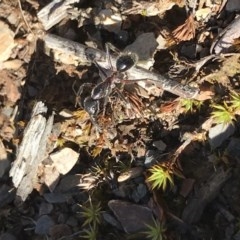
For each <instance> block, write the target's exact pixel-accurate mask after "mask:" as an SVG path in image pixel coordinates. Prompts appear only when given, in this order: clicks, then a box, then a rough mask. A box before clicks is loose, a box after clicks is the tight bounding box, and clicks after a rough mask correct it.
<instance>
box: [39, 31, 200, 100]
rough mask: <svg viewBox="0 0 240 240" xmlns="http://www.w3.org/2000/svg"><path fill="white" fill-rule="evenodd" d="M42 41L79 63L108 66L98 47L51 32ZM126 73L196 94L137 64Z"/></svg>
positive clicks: (168, 88) (170, 89)
mask: <svg viewBox="0 0 240 240" xmlns="http://www.w3.org/2000/svg"><path fill="white" fill-rule="evenodd" d="M44 41H45V45H46V47H48V48H50V49H53V50H55V51H57V52H61V53H63V54H66V55H71V56H73V57H74V58H75V59H78V61H79V62H80V63H81V64H88V63H91V62H92V61H93V59H94V60H95V61H97V62H98V64H99V65H100V66H101V67H103V68H108V67H109V66H108V62H107V61H106V57H107V56H106V53H105V52H103V51H101V50H99V49H94V48H91V47H87V46H85V45H83V44H80V43H76V42H73V41H70V40H68V39H64V38H61V37H58V36H56V35H53V34H46V36H45V37H44ZM111 60H112V64H113V66H116V60H117V57H116V56H114V55H111ZM126 74H127V76H128V79H132V80H137V79H149V80H150V81H153V82H154V84H155V85H156V86H157V87H160V88H162V89H163V90H165V91H168V92H171V93H173V94H175V95H177V96H180V97H183V98H196V97H197V95H198V89H197V88H193V87H190V86H188V85H182V84H180V83H179V82H177V81H174V80H172V79H170V78H167V77H165V76H163V75H160V74H158V73H154V72H151V71H149V70H147V69H144V68H141V67H138V66H134V67H132V68H131V69H129V70H128V71H127V72H126ZM148 83H149V82H148ZM138 84H139V85H140V86H142V87H143V88H145V89H146V81H139V82H138Z"/></svg>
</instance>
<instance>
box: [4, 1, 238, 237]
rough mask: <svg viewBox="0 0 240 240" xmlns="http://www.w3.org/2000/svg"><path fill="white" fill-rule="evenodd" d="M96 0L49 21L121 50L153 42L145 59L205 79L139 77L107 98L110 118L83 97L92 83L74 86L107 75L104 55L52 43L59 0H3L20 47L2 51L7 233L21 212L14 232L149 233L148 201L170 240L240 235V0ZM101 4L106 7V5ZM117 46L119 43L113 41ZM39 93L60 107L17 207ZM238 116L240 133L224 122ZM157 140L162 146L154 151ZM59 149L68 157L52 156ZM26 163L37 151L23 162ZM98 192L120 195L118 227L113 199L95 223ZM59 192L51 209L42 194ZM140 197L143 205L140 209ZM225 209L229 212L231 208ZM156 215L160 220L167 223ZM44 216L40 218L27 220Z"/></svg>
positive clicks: (69, 35) (49, 198) (71, 34)
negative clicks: (18, 177)
mask: <svg viewBox="0 0 240 240" xmlns="http://www.w3.org/2000/svg"><path fill="white" fill-rule="evenodd" d="M48 2H49V3H50V2H51V1H48ZM53 2H54V1H53ZM55 2H56V1H55ZM77 2H78V3H77ZM83 2H84V1H66V2H65V3H66V4H68V3H69V4H68V5H66V6H67V7H66V8H65V10H64V11H66V14H65V15H64V17H63V19H59V20H57V21H59V22H55V23H54V24H53V25H52V26H51V27H52V29H51V30H48V29H47V27H46V29H47V31H48V32H54V34H56V35H59V36H61V37H64V38H66V39H70V40H74V41H76V42H80V43H82V44H86V45H88V46H94V47H97V48H99V49H101V50H103V49H104V48H103V46H104V45H105V43H106V42H111V43H112V44H113V45H115V46H116V47H117V48H118V49H120V50H121V52H124V51H125V50H126V49H127V50H128V51H133V50H132V49H131V50H129V47H130V46H131V45H133V46H134V44H135V46H136V45H137V46H138V48H140V50H139V51H140V53H139V55H141V51H142V53H144V54H145V57H144V58H145V59H139V60H140V62H139V64H141V67H146V68H147V69H151V71H153V72H154V71H156V72H158V73H161V74H164V75H165V76H170V77H171V78H172V79H174V80H176V81H178V82H179V83H181V84H188V85H190V86H191V87H197V88H198V89H199V90H200V91H199V93H198V95H197V96H196V97H195V99H182V98H180V97H178V96H174V95H173V94H171V93H168V92H166V91H164V92H163V90H162V89H160V88H159V87H158V86H157V85H156V84H154V83H152V82H151V81H149V80H148V81H143V82H142V83H140V84H139V85H138V83H137V82H134V83H133V84H127V83H126V84H119V83H116V85H117V86H111V87H113V89H114V91H112V92H111V94H110V95H108V96H107V103H106V109H105V113H104V101H103V99H102V100H100V101H99V108H100V111H99V112H98V113H97V114H96V116H95V117H96V123H97V125H99V129H97V128H96V125H95V124H93V121H92V119H91V117H92V116H91V114H89V112H88V111H87V110H86V109H84V107H83V105H82V102H83V101H84V100H85V98H86V97H88V96H89V95H87V93H84V94H85V95H86V96H83V95H81V94H78V89H75V91H73V86H74V85H76V86H77V87H79V88H80V87H81V86H82V84H84V83H87V84H89V86H91V88H94V86H96V84H97V83H99V82H101V81H102V79H101V77H100V76H99V71H98V69H97V67H96V64H89V63H88V64H87V63H85V62H84V61H82V62H81V64H80V63H78V62H77V60H76V58H75V57H74V56H64V54H63V53H61V51H60V52H54V53H53V52H52V53H51V54H48V53H49V51H47V50H46V51H45V50H44V49H43V42H41V40H40V39H41V36H42V35H41V34H43V32H44V28H45V25H44V21H42V19H43V14H42V12H41V11H42V10H41V9H44V8H45V7H46V6H48V5H47V4H46V1H35V0H31V1H25V2H20V1H19V2H18V4H13V3H10V2H9V1H2V2H1V3H0V6H1V7H0V9H4V11H2V10H1V11H0V16H1V23H2V24H3V30H4V29H5V30H4V31H5V32H4V31H2V32H1V34H3V35H4V34H5V35H4V36H3V35H1V34H0V42H1V43H2V45H1V47H4V46H7V48H5V47H4V50H6V53H5V52H4V51H1V54H4V55H1V56H2V57H1V63H0V65H1V67H0V69H1V70H0V75H1V76H2V78H1V79H2V80H1V93H0V100H1V114H0V120H1V128H0V135H1V152H2V153H3V154H2V155H3V156H2V157H1V163H2V166H3V168H4V169H3V170H2V172H1V182H2V183H3V184H4V185H3V187H2V188H1V189H2V190H0V200H1V201H0V206H1V212H0V214H1V216H2V218H1V223H2V224H1V225H2V227H1V232H2V233H3V234H7V233H8V232H9V231H10V229H11V228H10V225H9V223H10V222H11V224H14V225H15V226H17V228H14V229H16V230H14V231H13V232H11V233H12V234H13V235H15V236H18V235H19V234H22V236H21V237H24V239H35V238H37V237H38V235H39V236H41V235H45V234H46V235H48V236H50V237H51V238H52V239H59V238H60V239H61V238H62V237H64V236H66V235H70V236H71V237H72V238H73V239H74V238H76V239H77V238H78V237H83V236H85V237H86V234H87V235H88V237H89V236H90V234H91V233H92V232H91V231H92V230H94V234H95V235H96V234H97V236H98V237H96V238H95V239H100V238H101V237H102V236H105V238H106V239H108V238H109V237H112V236H113V235H114V236H115V239H123V238H125V237H126V235H129V233H135V234H136V233H137V234H139V236H138V237H137V238H135V239H140V238H141V239H145V237H146V234H144V224H143V225H142V222H141V224H140V225H139V226H142V229H140V228H139V226H136V224H134V223H133V222H132V220H131V216H130V215H129V212H131V214H132V216H133V217H138V218H139V219H141V218H142V216H144V214H147V216H148V215H151V218H152V217H154V218H155V219H156V220H154V222H159V223H160V225H161V226H164V233H163V235H162V236H161V237H162V239H176V237H178V238H179V239H193V238H198V239H237V236H238V234H239V228H238V225H237V223H236V224H235V223H233V222H232V220H229V219H230V218H229V219H228V218H226V217H224V216H227V215H226V214H228V215H230V214H231V215H232V216H233V218H231V219H238V217H239V216H238V215H239V214H240V212H239V207H238V204H237V203H238V200H239V190H238V189H236V190H235V192H234V195H233V197H232V193H231V194H229V192H228V191H227V190H226V189H225V188H224V186H225V185H226V186H228V185H227V184H228V182H230V183H231V182H233V183H236V182H239V174H238V170H239V166H238V158H237V156H234V155H231V154H226V153H225V152H226V150H227V149H228V148H229V145H230V144H231V148H234V147H233V145H232V143H231V142H232V141H233V139H239V134H238V132H239V131H238V130H239V129H238V128H239V126H238V125H239V124H238V120H239V119H238V118H239V109H238V106H239V98H240V97H239V94H240V93H239V68H240V67H239V66H240V65H239V64H240V62H239V56H240V55H239V28H237V26H238V24H239V18H237V17H236V15H237V13H238V12H239V6H238V4H236V2H235V1H228V2H227V4H226V1H214V2H212V1H206V0H202V1H150V2H147V1H140V2H135V1H127V2H121V1H120V2H121V3H119V1H109V2H108V3H106V2H102V4H100V5H101V6H100V5H99V4H97V2H96V1H92V3H91V4H90V3H87V2H86V1H85V3H83ZM65 3H64V4H65ZM76 3H77V4H76ZM84 4H85V6H84ZM234 4H235V5H234ZM19 6H20V7H19ZM62 6H63V5H62ZM59 7H61V4H56V5H53V7H52V9H51V10H50V13H49V15H48V17H47V18H48V22H51V21H52V19H53V18H54V16H55V17H56V16H57V15H58V14H56V12H55V11H57V10H58V8H59ZM45 9H46V8H45ZM39 12H41V14H40V13H39ZM16 13H17V14H16ZM107 13H108V15H106V14H107ZM98 14H101V17H102V18H101V19H100V18H97V17H96V16H98ZM104 14H105V15H106V16H105V15H104ZM19 15H20V16H21V18H18V17H17V16H19ZM61 16H62V15H61ZM61 16H60V15H59V17H61ZM93 16H95V17H93ZM176 16H177V17H176ZM104 17H105V18H104ZM235 17H236V18H235ZM60 20H62V21H61V22H60ZM41 23H42V25H41ZM108 24H110V25H108ZM9 26H10V27H9ZM48 27H49V26H48ZM222 29H223V31H221V30H222ZM6 31H8V32H9V34H7V35H6ZM232 33H234V34H232ZM44 34H46V33H44ZM150 35H151V36H150ZM6 36H7V37H8V38H6ZM9 38H11V39H9ZM148 38H149V40H148ZM7 39H8V40H7ZM37 39H39V40H38V41H37ZM137 39H138V40H137ZM155 39H156V40H155ZM161 39H162V40H161ZM10 41H11V44H9V43H10ZM147 41H148V45H147V46H146V42H147ZM223 42H224V43H227V44H222V43H223ZM160 46H161V47H160ZM124 49H125V50H124ZM135 50H136V51H138V50H137V48H135ZM47 54H48V55H47ZM111 54H113V55H116V56H117V55H119V53H115V52H114V51H112V50H111ZM120 55H121V53H120ZM69 63H72V64H69ZM125 74H126V75H128V73H127V72H126V73H125ZM130 80H131V79H130ZM233 92H234V94H233ZM90 94H91V91H90ZM38 101H43V102H44V103H45V104H46V106H47V109H48V111H47V112H46V113H45V114H44V117H43V119H44V118H45V117H46V120H48V119H49V116H53V115H51V114H52V113H53V112H54V120H53V124H52V129H51V133H50V134H49V136H48V138H47V139H46V140H45V141H44V143H42V142H41V144H42V145H41V147H40V148H39V151H40V152H39V156H41V159H40V160H41V161H40V163H39V165H38V166H34V169H35V170H36V176H32V175H31V171H30V169H31V167H32V166H31V164H30V165H29V166H27V167H28V168H29V169H28V171H26V175H25V178H28V177H31V180H32V182H33V188H34V189H35V190H34V191H33V192H32V193H31V191H32V190H31V191H30V192H29V193H28V194H27V196H26V197H28V198H27V200H26V201H25V202H24V201H20V203H21V204H20V205H17V204H19V202H18V201H19V197H21V195H19V189H17V193H16V196H15V198H16V199H15V201H16V206H14V207H13V205H12V203H13V193H14V194H15V190H12V192H10V191H6V186H7V189H9V188H10V187H12V185H11V184H9V182H10V181H9V172H8V170H10V168H11V166H9V162H13V164H14V161H15V160H16V156H18V154H19V149H21V148H22V147H23V143H24V141H23V139H24V136H25V135H26V131H24V129H25V128H27V126H28V123H29V121H31V120H32V121H33V122H34V120H33V119H32V118H31V111H32V109H33V106H35V104H36V102H38ZM63 110H64V111H63ZM223 110H224V111H223ZM229 116H230V118H229ZM52 118H53V117H52ZM30 119H31V120H30ZM223 119H224V123H223V122H221V121H223ZM229 119H230V120H229ZM230 121H231V123H230ZM219 124H220V125H221V126H220V125H219ZM229 124H230V125H231V126H232V127H231V129H232V130H231V133H230V134H229V132H228V133H224V131H223V129H225V128H226V127H227V126H228V125H229ZM36 132H37V131H36ZM157 142H161V144H162V145H163V146H164V148H162V149H160V150H159V149H158V148H157V146H156V145H155V144H154V143H157ZM33 144H34V141H32V145H31V144H29V146H30V150H31V147H32V148H35V147H36V146H33ZM236 147H237V146H236ZM42 149H45V150H44V152H41V151H43V150H42ZM66 150H68V151H70V152H71V154H72V155H71V154H70V153H66V152H65V151H66ZM149 151H151V153H153V154H152V155H151V156H152V157H147V153H148V152H149ZM58 154H59V156H58V159H57V160H56V159H53V158H52V157H51V156H57V155H58ZM214 156H215V157H214ZM18 157H19V156H18ZM27 158H28V157H27ZM211 159H215V160H214V161H211ZM25 160H26V161H25ZM147 160H148V161H149V160H150V162H147ZM3 161H6V163H5V162H3ZM26 162H28V159H24V161H23V162H22V163H21V164H22V165H21V164H20V165H19V166H18V168H19V169H18V170H21V166H22V167H23V166H24V164H25V163H26ZM31 163H33V162H31ZM15 167H16V166H15ZM35 170H34V171H35ZM13 178H14V176H13ZM147 179H150V180H152V181H147ZM168 181H169V184H168ZM161 183H162V185H161ZM151 184H152V185H151ZM161 186H162V187H161ZM236 186H237V185H236ZM22 189H24V188H22ZM221 189H222V190H223V191H220V190H221ZM7 192H8V193H7ZM3 196H4V197H3ZM89 196H90V197H91V199H92V204H93V206H98V204H99V202H101V204H100V205H101V207H103V209H104V210H106V211H109V206H110V205H111V204H112V205H113V202H112V201H113V199H117V200H115V202H114V204H115V205H116V206H114V210H113V211H112V212H111V213H110V214H111V217H112V218H114V219H115V220H116V219H117V220H118V221H120V222H121V224H122V227H123V229H122V230H117V229H114V225H112V226H111V223H109V221H107V219H105V218H104V214H102V212H101V213H99V216H98V217H99V219H101V221H99V222H98V223H97V224H95V225H94V226H93V225H92V224H91V222H89V219H87V218H86V216H81V213H80V209H79V204H80V205H82V206H85V208H86V207H87V206H88V204H87V202H88V199H89ZM233 198H234V200H233ZM17 200H18V201H17ZM48 202H49V204H52V206H53V210H50V211H49V212H48V213H47V214H46V215H44V217H42V218H41V217H39V216H38V211H40V210H39V209H38V207H37V206H38V205H39V203H42V204H46V203H48ZM126 202H131V204H125V203H126ZM58 204H62V205H61V206H62V207H59V205H58ZM214 205H217V206H218V207H217V208H215V207H214ZM137 206H138V207H140V208H139V209H141V211H142V212H141V214H142V215H141V216H140V215H138V214H136V211H135V212H134V211H133V210H134V209H135V208H136V209H137ZM143 206H144V207H143ZM145 206H148V207H147V208H146V207H145ZM4 208H5V209H7V210H8V211H9V213H6V210H5V211H4ZM110 208H113V206H111V207H110ZM115 208H116V209H117V210H115ZM218 209H221V212H224V213H225V215H224V214H223V215H221V216H220V215H219V214H218ZM223 209H224V211H223ZM88 210H89V211H90V209H88ZM208 210H210V211H208ZM118 211H119V212H120V213H121V211H123V215H122V214H121V216H119V213H117V212H118ZM149 212H151V214H150V213H149ZM64 214H65V215H64ZM139 214H140V213H139ZM63 215H64V216H63ZM19 216H20V218H19ZM8 217H10V218H8ZM24 217H29V218H32V219H34V221H36V223H37V224H38V225H37V226H36V227H34V226H33V225H32V224H29V221H26V220H24ZM122 218H124V219H125V220H124V221H122ZM16 219H18V220H16ZM19 219H20V220H21V222H20V221H19ZM56 219H57V220H56ZM149 219H150V218H149ZM149 219H148V220H147V221H150V220H149ZM206 219H208V220H206ZM209 219H211V220H209ZM53 220H54V221H53ZM55 220H56V221H55ZM40 222H41V224H40ZM85 223H88V224H85ZM106 224H108V225H107V226H109V229H108V230H109V231H108V230H106V227H105V226H106ZM146 224H148V226H151V228H150V229H151V230H152V232H153V233H154V224H153V225H149V224H151V222H147V223H146ZM186 224H188V225H186ZM30 225H31V227H32V229H31V228H30V229H29V231H26V229H27V228H29V226H30ZM186 226H188V227H186ZM223 226H224V227H223ZM18 229H20V230H18ZM34 229H35V230H34ZM63 229H66V231H63ZM82 229H84V232H82ZM136 229H137V230H136ZM179 229H182V231H181V230H179ZM196 229H200V231H195V230H196ZM209 229H214V231H209ZM231 229H232V230H231ZM145 231H146V229H145ZM84 234H85V235H84ZM95 235H94V236H95ZM223 236H224V237H223ZM153 237H154V236H153ZM105 238H104V239H105ZM111 239H112V238H111Z"/></svg>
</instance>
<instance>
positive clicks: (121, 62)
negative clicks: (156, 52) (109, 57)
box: [116, 53, 138, 72]
mask: <svg viewBox="0 0 240 240" xmlns="http://www.w3.org/2000/svg"><path fill="white" fill-rule="evenodd" d="M137 60H138V59H137V55H136V54H134V53H126V54H123V55H121V56H119V57H118V59H117V61H116V68H117V71H119V72H125V71H127V70H129V69H130V68H132V67H133V66H134V65H135V64H136V63H137Z"/></svg>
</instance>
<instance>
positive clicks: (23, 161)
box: [10, 102, 54, 201]
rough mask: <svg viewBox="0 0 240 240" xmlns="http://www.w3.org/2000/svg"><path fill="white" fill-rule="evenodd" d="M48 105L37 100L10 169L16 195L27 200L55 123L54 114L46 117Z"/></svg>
mask: <svg viewBox="0 0 240 240" xmlns="http://www.w3.org/2000/svg"><path fill="white" fill-rule="evenodd" d="M46 113H47V107H46V106H45V105H44V103H43V102H37V103H36V105H35V106H34V108H33V111H32V116H31V119H30V121H29V123H28V125H27V127H26V128H25V131H24V136H23V140H22V142H21V144H20V147H19V151H18V153H17V158H16V160H15V161H14V163H13V165H12V168H11V170H10V177H12V181H13V184H14V186H15V187H16V188H17V193H16V195H17V196H19V197H20V198H21V200H22V201H25V200H26V198H27V197H28V195H29V194H30V193H31V192H32V190H33V187H34V183H35V182H36V176H37V170H38V166H39V164H40V163H41V162H42V160H43V159H44V158H45V157H46V156H45V155H46V145H47V139H48V137H49V135H50V133H51V130H52V125H53V118H54V117H53V114H52V115H51V116H50V117H49V118H48V119H46V117H45V115H46Z"/></svg>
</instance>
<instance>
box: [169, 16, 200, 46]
mask: <svg viewBox="0 0 240 240" xmlns="http://www.w3.org/2000/svg"><path fill="white" fill-rule="evenodd" d="M195 33H196V23H195V21H194V17H193V15H192V14H191V15H190V16H189V17H188V18H187V20H186V21H185V23H184V24H182V25H180V26H178V27H177V28H176V29H175V30H174V31H173V37H174V38H175V39H176V40H178V41H188V40H191V39H192V38H194V37H195Z"/></svg>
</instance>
